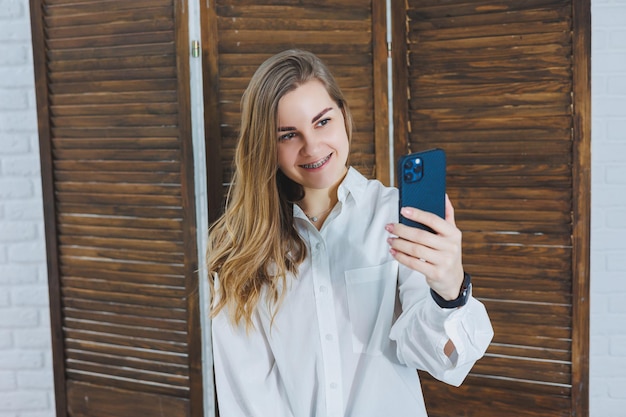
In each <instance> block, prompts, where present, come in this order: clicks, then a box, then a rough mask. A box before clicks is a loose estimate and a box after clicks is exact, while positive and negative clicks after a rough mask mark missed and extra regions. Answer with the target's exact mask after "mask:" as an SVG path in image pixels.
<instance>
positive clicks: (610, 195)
mask: <svg viewBox="0 0 626 417" xmlns="http://www.w3.org/2000/svg"><path fill="white" fill-rule="evenodd" d="M28 9H29V6H28V1H27V0H0V417H54V416H55V412H54V397H53V388H52V387H53V384H52V366H51V364H50V359H49V358H50V329H49V327H48V326H49V319H48V307H47V300H46V292H47V276H46V266H45V249H44V246H45V245H44V236H43V235H42V230H43V210H42V202H41V183H40V177H39V176H40V172H39V166H38V158H39V154H38V152H39V150H38V149H39V148H38V142H37V122H36V111H35V108H36V106H35V101H34V80H33V68H32V52H31V44H30V21H29V16H28ZM624 22H626V0H592V43H593V45H592V51H593V65H592V112H593V121H592V218H591V226H592V236H591V366H590V368H591V369H590V377H591V383H590V416H591V417H624V416H625V415H626V414H624V410H626V302H625V301H624V300H625V299H626V279H624V276H625V274H626V264H625V263H624V259H626V243H625V242H626V239H624V236H626V221H625V220H624V219H625V218H626V188H625V187H626V29H625V28H624Z"/></svg>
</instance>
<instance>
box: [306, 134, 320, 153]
mask: <svg viewBox="0 0 626 417" xmlns="http://www.w3.org/2000/svg"><path fill="white" fill-rule="evenodd" d="M318 147H319V140H318V139H317V138H316V137H315V135H311V134H309V133H303V134H302V153H303V154H304V155H315V152H316V150H317V148H318Z"/></svg>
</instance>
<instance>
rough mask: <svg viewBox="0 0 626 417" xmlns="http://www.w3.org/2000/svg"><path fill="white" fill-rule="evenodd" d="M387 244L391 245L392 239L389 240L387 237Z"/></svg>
mask: <svg viewBox="0 0 626 417" xmlns="http://www.w3.org/2000/svg"><path fill="white" fill-rule="evenodd" d="M387 243H388V244H389V245H391V244H392V243H393V239H392V238H390V237H388V238H387Z"/></svg>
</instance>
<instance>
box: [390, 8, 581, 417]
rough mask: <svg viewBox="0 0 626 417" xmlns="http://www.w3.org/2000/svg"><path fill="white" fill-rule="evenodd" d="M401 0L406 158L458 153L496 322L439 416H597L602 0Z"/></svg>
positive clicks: (398, 51)
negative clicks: (594, 175) (594, 366)
mask: <svg viewBox="0 0 626 417" xmlns="http://www.w3.org/2000/svg"><path fill="white" fill-rule="evenodd" d="M392 3H393V6H392V7H395V9H394V11H393V17H394V67H395V71H394V83H395V86H396V88H395V89H394V94H395V102H394V108H395V114H394V121H395V130H396V133H397V139H396V153H397V154H402V153H404V152H406V151H408V150H409V149H412V150H416V149H425V148H430V147H441V148H444V149H445V150H446V151H447V153H448V162H449V167H448V180H449V190H448V192H449V194H450V197H451V199H452V200H453V202H454V203H455V205H456V209H457V210H456V218H457V223H458V225H459V227H460V228H461V230H463V231H464V265H465V267H466V269H467V270H468V271H469V272H471V273H472V274H473V276H474V281H475V292H474V294H475V295H476V296H477V297H479V298H480V299H482V301H483V302H484V303H485V304H486V306H487V309H488V310H489V314H490V317H491V319H492V322H493V325H494V329H495V338H494V341H493V343H492V345H491V347H490V348H489V350H488V354H487V356H486V357H485V358H483V359H482V360H480V361H479V362H478V363H477V364H476V366H475V367H474V369H473V370H472V372H471V374H470V376H469V377H468V378H467V380H466V382H465V383H464V385H463V386H462V387H461V388H458V389H454V388H447V387H446V386H444V385H443V384H441V383H438V382H435V381H433V380H432V379H430V378H427V377H426V376H424V379H425V381H424V394H425V397H426V401H427V406H428V409H429V412H430V415H431V416H433V417H436V416H441V417H444V416H445V417H450V416H480V417H485V416H517V417H523V416H528V417H530V416H572V415H577V416H583V415H588V398H587V396H588V385H587V379H588V325H589V321H588V320H589V311H588V299H589V298H588V284H589V281H588V280H589V277H588V268H589V160H590V158H589V141H590V134H589V126H590V112H589V100H590V92H589V62H590V54H589V52H590V42H589V30H590V29H589V28H590V18H589V16H590V11H589V2H588V1H571V0H528V1H500V0H486V1H485V0H480V1H466V0H445V1H442V0H409V1H408V2H406V8H405V2H392ZM404 92H408V94H407V95H405V94H404Z"/></svg>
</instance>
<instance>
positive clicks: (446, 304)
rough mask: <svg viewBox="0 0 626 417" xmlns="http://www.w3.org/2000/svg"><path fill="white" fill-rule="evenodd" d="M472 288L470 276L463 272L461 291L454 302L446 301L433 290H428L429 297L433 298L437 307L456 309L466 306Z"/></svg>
mask: <svg viewBox="0 0 626 417" xmlns="http://www.w3.org/2000/svg"><path fill="white" fill-rule="evenodd" d="M471 287H472V276H471V275H470V274H468V273H467V272H465V271H463V284H462V285H461V291H460V292H459V296H458V297H457V298H455V299H454V300H450V301H448V300H446V299H444V298H443V297H442V296H440V295H439V294H437V292H436V291H435V290H433V289H432V288H431V289H430V295H431V296H432V297H433V300H435V302H436V303H437V305H438V306H439V307H441V308H457V307H462V306H464V305H465V304H467V300H468V299H469V296H470V288H471Z"/></svg>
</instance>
